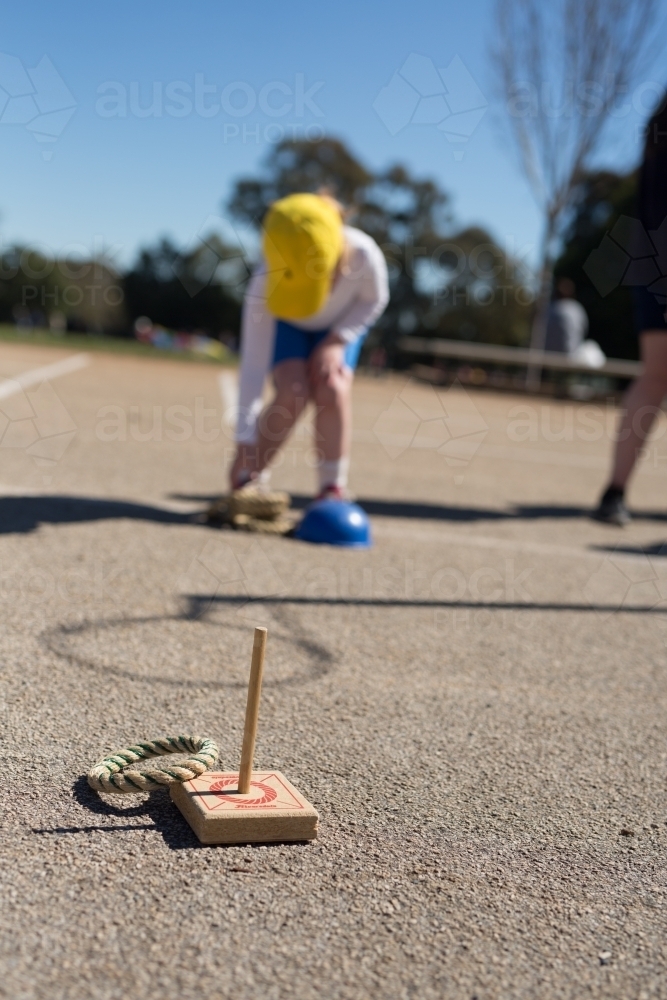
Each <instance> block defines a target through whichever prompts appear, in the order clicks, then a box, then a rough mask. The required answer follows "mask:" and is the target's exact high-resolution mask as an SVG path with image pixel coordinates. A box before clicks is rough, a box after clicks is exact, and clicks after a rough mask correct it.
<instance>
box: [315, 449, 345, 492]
mask: <svg viewBox="0 0 667 1000" xmlns="http://www.w3.org/2000/svg"><path fill="white" fill-rule="evenodd" d="M349 471H350V460H349V458H347V456H345V455H344V456H343V457H342V458H334V459H333V460H332V461H330V462H320V464H319V465H318V466H317V475H318V478H319V482H320V491H322V490H325V489H326V488H327V486H340V488H341V489H345V487H346V486H347V476H348V473H349Z"/></svg>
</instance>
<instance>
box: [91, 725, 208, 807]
mask: <svg viewBox="0 0 667 1000" xmlns="http://www.w3.org/2000/svg"><path fill="white" fill-rule="evenodd" d="M172 753H190V754H192V755H193V756H192V757H188V758H187V759H186V760H183V761H179V763H177V764H172V765H168V764H164V765H162V766H160V767H151V768H147V769H146V770H145V771H139V770H136V769H133V768H131V765H132V764H136V763H138V762H139V761H141V760H149V759H150V758H151V757H164V756H166V755H167V754H172ZM217 759H218V747H217V745H216V744H215V743H214V742H213V740H210V739H208V738H207V737H205V736H160V737H158V738H157V739H155V740H144V741H142V742H141V743H134V744H132V746H129V747H127V748H126V749H125V750H117V751H116V752H114V753H112V754H109V755H108V756H106V757H104V758H103V760H101V761H99V762H98V763H97V764H95V766H94V767H92V768H91V769H90V771H89V772H88V784H89V785H90V787H91V788H92V789H94V790H95V791H96V792H109V793H111V794H115V795H119V794H120V795H127V794H133V793H134V794H136V793H137V792H151V791H154V790H155V789H156V788H164V787H165V786H167V785H173V784H180V783H181V782H183V781H190V780H191V779H192V778H197V777H199V775H201V774H204V772H205V771H208V769H209V768H210V767H212V766H213V764H215V762H216V761H217Z"/></svg>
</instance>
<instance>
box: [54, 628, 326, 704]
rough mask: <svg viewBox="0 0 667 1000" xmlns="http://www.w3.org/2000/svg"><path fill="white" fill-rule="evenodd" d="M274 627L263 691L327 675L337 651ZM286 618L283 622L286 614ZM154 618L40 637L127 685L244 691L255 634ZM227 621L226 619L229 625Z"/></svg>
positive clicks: (71, 657)
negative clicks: (142, 683) (137, 683)
mask: <svg viewBox="0 0 667 1000" xmlns="http://www.w3.org/2000/svg"><path fill="white" fill-rule="evenodd" d="M273 617H274V621H273V623H272V626H271V629H270V641H269V644H268V648H267V655H266V665H265V668H264V681H263V684H264V686H265V687H282V686H287V685H292V684H294V685H299V684H305V683H307V682H309V681H313V680H318V679H319V678H321V677H324V676H325V675H326V674H328V673H329V672H330V671H331V670H332V669H333V666H334V664H335V657H334V655H333V653H332V652H331V651H330V650H329V649H327V648H326V647H325V646H323V645H321V644H320V643H317V642H315V641H313V640H311V639H309V638H308V637H307V636H304V635H303V634H302V630H301V628H300V623H298V622H289V621H285V622H283V621H280V620H276V616H275V612H274V616H273ZM283 617H286V616H283ZM216 619H217V620H214V619H213V618H212V617H211V616H206V617H200V618H195V619H193V618H189V617H182V616H179V615H154V616H146V617H141V618H130V617H121V618H107V619H98V620H96V621H85V622H81V623H78V624H76V625H59V626H58V627H56V628H54V629H50V630H49V631H47V632H45V633H44V634H43V636H42V641H43V643H44V645H45V646H46V648H47V649H48V650H49V651H50V652H52V653H54V654H55V655H56V656H59V657H61V658H62V659H66V660H67V661H68V662H70V663H73V664H76V665H77V666H80V667H83V668H85V669H87V670H92V671H95V672H96V673H101V674H104V675H105V676H106V677H118V678H122V679H124V680H132V681H141V682H145V683H149V684H153V683H157V684H166V685H169V686H172V687H181V686H183V685H187V686H189V687H198V688H208V689H211V690H218V689H222V688H245V687H247V684H248V675H249V671H250V653H251V646H252V634H251V630H250V626H249V624H248V623H247V622H239V621H233V620H232V621H230V620H229V618H228V616H226V615H225V616H223V617H222V620H221V619H220V615H219V613H218V615H216ZM225 619H226V620H225Z"/></svg>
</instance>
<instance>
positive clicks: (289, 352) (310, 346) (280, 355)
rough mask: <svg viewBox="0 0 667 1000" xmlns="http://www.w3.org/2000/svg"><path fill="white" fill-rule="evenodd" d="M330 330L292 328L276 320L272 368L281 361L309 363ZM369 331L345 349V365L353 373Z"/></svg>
mask: <svg viewBox="0 0 667 1000" xmlns="http://www.w3.org/2000/svg"><path fill="white" fill-rule="evenodd" d="M328 332H329V331H328V330H302V329H301V328H300V327H298V326H292V324H291V323H286V322H285V320H282V319H277V320H276V339H275V342H274V345H273V361H272V362H271V368H275V367H276V365H279V364H280V362H281V361H292V360H293V359H294V358H301V359H303V360H304V361H307V360H308V358H309V357H310V355H311V354H312V353H313V351H314V350H315V348H316V347H317V345H318V344H319V343H320V341H322V340H324V338H325V337H326V335H327V334H328ZM366 333H367V331H364V333H362V334H361V336H360V337H358V338H357V340H355V342H354V343H353V344H348V345H347V347H346V348H345V365H346V367H347V368H351V369H352V371H354V369H355V368H356V367H357V364H358V363H359V354H360V353H361V346H362V344H363V342H364V340H365V339H366Z"/></svg>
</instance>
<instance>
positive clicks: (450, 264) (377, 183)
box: [227, 138, 529, 358]
mask: <svg viewBox="0 0 667 1000" xmlns="http://www.w3.org/2000/svg"><path fill="white" fill-rule="evenodd" d="M321 189H326V190H328V191H329V192H330V193H331V194H333V195H334V196H335V197H337V198H338V199H339V200H340V201H341V202H342V203H343V205H345V206H346V207H347V208H349V210H350V216H349V219H350V223H351V224H352V225H355V226H358V227H359V228H360V229H363V230H364V231H365V232H367V233H369V235H371V236H372V237H373V238H374V239H375V240H376V242H377V243H378V244H379V246H380V247H381V249H382V250H383V252H384V254H385V257H386V259H387V263H388V267H389V278H390V287H391V301H390V303H389V306H388V308H387V310H386V312H385V314H384V316H382V318H381V319H380V320H379V322H378V324H377V326H376V328H375V330H374V331H373V332H372V334H371V336H370V337H369V340H368V348H367V349H370V348H371V347H373V346H375V345H377V344H378V343H381V344H382V345H383V346H384V347H385V348H387V349H388V350H389V355H390V358H391V356H392V346H393V344H394V342H395V340H396V339H397V337H398V336H401V335H405V334H410V333H414V334H418V335H420V336H440V337H443V336H445V337H451V338H455V339H469V340H478V341H487V342H492V343H511V344H514V343H523V342H524V341H525V339H526V338H527V335H528V311H529V310H528V307H527V305H526V304H525V301H526V297H525V289H523V287H522V284H521V280H520V275H519V274H518V272H517V265H516V264H515V263H514V262H512V261H509V260H508V259H507V258H506V256H505V254H503V252H502V251H501V250H500V248H499V247H498V246H497V245H496V244H495V243H494V242H493V240H492V238H491V237H490V236H489V234H488V233H486V232H484V231H483V230H478V229H468V230H464V231H463V232H460V233H457V232H456V231H455V230H454V226H453V219H452V215H451V212H450V208H449V197H448V195H447V194H446V193H445V192H444V191H442V190H441V189H440V187H439V186H438V184H437V183H436V182H435V181H433V180H430V179H421V178H415V177H413V176H412V175H411V174H410V173H409V172H408V170H407V169H406V168H405V167H403V166H401V165H394V166H391V167H389V168H388V169H386V170H382V171H378V172H376V173H373V172H372V171H371V170H370V169H368V168H367V167H365V166H364V165H363V164H362V163H360V162H359V161H358V160H356V159H355V157H354V156H353V154H352V153H351V152H350V151H349V150H348V149H347V148H346V147H345V146H344V145H343V143H342V142H340V140H338V139H333V138H325V139H322V140H318V141H312V142H308V141H299V142H293V141H289V140H288V141H285V142H282V143H280V144H279V145H277V146H275V147H273V148H272V150H271V152H270V153H269V156H268V158H267V159H266V161H265V164H264V167H263V170H262V171H261V173H260V175H259V177H254V178H253V177H249V178H241V179H240V180H239V181H237V183H236V186H235V189H234V191H233V193H232V196H231V198H230V200H229V203H228V205H227V209H228V210H229V212H230V213H231V214H232V215H233V216H234V217H235V218H237V219H239V220H241V221H242V222H244V223H250V224H252V225H254V226H256V227H259V226H260V224H261V220H262V219H263V217H264V214H265V212H266V210H267V209H268V206H269V205H270V204H271V202H272V201H274V200H275V199H276V198H281V197H284V196H285V195H287V194H291V193H294V192H297V191H318V190H321ZM485 260H486V263H484V262H485ZM501 286H507V287H505V288H504V289H503V287H501ZM510 286H511V287H510ZM517 289H520V290H521V291H523V292H524V295H523V303H524V304H522V302H521V301H520V300H521V298H522V296H521V293H519V294H518V296H517Z"/></svg>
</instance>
